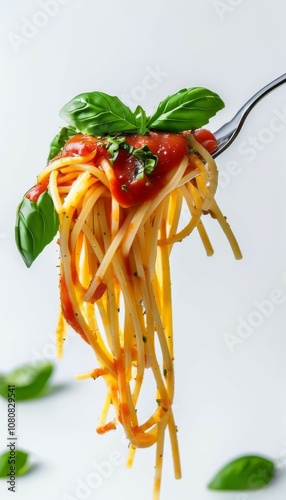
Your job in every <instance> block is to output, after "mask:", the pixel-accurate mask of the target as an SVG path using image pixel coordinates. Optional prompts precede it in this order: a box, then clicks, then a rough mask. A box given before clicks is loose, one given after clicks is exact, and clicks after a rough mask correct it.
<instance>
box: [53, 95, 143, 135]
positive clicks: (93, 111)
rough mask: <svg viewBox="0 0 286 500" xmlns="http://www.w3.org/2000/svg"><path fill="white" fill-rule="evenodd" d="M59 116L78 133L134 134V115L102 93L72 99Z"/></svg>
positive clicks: (120, 102) (112, 97) (111, 97)
mask: <svg viewBox="0 0 286 500" xmlns="http://www.w3.org/2000/svg"><path fill="white" fill-rule="evenodd" d="M60 116H61V118H63V119H64V120H65V121H66V122H67V123H69V124H70V125H72V126H74V127H76V128H77V130H79V131H80V132H83V133H85V134H92V135H95V136H104V135H111V134H117V133H124V132H127V133H131V132H136V131H137V130H138V129H137V123H136V117H135V116H134V113H133V112H132V111H131V109H130V108H128V107H127V106H126V105H125V104H123V102H122V101H121V100H120V99H119V98H118V97H116V96H110V95H108V94H105V93H104V92H85V93H83V94H79V95H78V96H76V97H74V99H72V100H71V101H69V102H68V103H67V104H66V105H65V106H64V107H63V108H62V109H61V111H60Z"/></svg>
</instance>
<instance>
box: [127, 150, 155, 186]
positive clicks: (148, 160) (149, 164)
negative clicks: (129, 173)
mask: <svg viewBox="0 0 286 500" xmlns="http://www.w3.org/2000/svg"><path fill="white" fill-rule="evenodd" d="M132 154H133V155H134V156H136V157H137V158H139V159H140V160H141V161H142V166H139V168H138V170H137V172H136V175H135V177H136V179H137V180H139V179H142V178H143V176H144V174H151V172H152V171H153V170H154V168H155V167H156V165H157V163H158V157H157V156H156V155H155V154H154V153H152V151H151V150H150V149H149V148H148V146H147V145H145V146H143V147H142V148H139V149H133V151H132Z"/></svg>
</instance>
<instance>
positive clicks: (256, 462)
mask: <svg viewBox="0 0 286 500" xmlns="http://www.w3.org/2000/svg"><path fill="white" fill-rule="evenodd" d="M274 474H275V468H274V463H273V462H272V461H270V460H268V459H266V458H263V457H260V456H255V455H249V456H243V457H239V458H237V459H235V460H233V461H231V462H229V463H228V464H227V465H225V466H224V467H223V468H222V469H220V471H219V472H218V473H217V474H216V475H215V476H214V478H213V479H212V480H211V482H210V483H209V484H208V488H209V489H211V490H236V491H245V490H256V489H260V488H264V487H265V486H267V484H268V483H270V481H271V480H272V479H273V477H274Z"/></svg>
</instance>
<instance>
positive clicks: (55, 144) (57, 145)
mask: <svg viewBox="0 0 286 500" xmlns="http://www.w3.org/2000/svg"><path fill="white" fill-rule="evenodd" d="M76 132H77V130H76V129H75V128H74V127H63V128H62V129H61V130H60V132H59V133H58V134H57V135H56V136H55V137H54V138H53V140H52V142H51V144H50V152H49V156H48V160H52V159H53V158H54V157H55V156H57V154H58V153H59V152H60V151H61V150H62V148H63V147H64V145H65V143H66V142H67V141H68V140H69V139H70V138H71V137H72V136H73V135H75V134H76Z"/></svg>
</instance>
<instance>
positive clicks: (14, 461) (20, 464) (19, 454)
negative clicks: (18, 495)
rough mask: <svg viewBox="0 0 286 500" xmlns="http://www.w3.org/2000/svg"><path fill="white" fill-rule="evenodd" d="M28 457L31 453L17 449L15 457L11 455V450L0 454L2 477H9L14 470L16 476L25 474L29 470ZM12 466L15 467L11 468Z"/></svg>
mask: <svg viewBox="0 0 286 500" xmlns="http://www.w3.org/2000/svg"><path fill="white" fill-rule="evenodd" d="M28 458H29V454H28V453H26V452H25V451H21V450H15V455H14V454H13V457H11V453H10V451H6V452H4V453H2V455H0V477H3V478H6V479H7V476H10V473H11V472H12V471H14V472H15V475H16V476H23V475H24V474H25V473H26V472H27V471H28V463H27V462H28ZM9 461H10V463H9ZM12 467H13V468H14V467H15V469H12V470H11V468H12Z"/></svg>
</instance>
